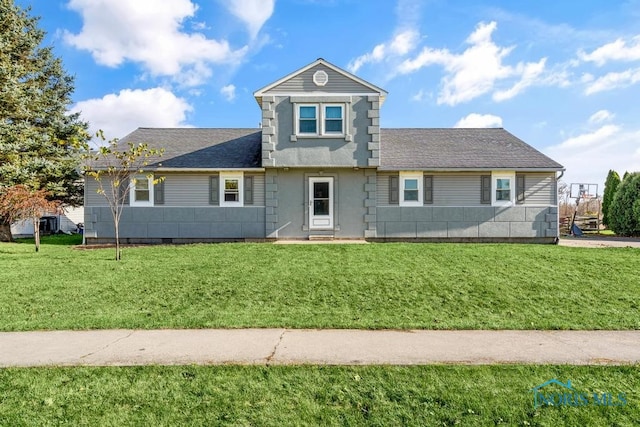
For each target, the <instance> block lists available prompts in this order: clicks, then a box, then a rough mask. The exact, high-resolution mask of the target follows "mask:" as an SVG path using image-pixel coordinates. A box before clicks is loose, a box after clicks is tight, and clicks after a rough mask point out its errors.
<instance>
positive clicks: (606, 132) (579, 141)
mask: <svg viewBox="0 0 640 427" xmlns="http://www.w3.org/2000/svg"><path fill="white" fill-rule="evenodd" d="M619 131H620V127H618V126H616V125H604V126H602V127H601V128H599V129H596V130H595V131H593V132H588V133H583V134H581V135H578V136H574V137H571V138H568V139H566V140H565V141H563V142H562V143H560V144H559V145H558V147H559V148H568V149H574V148H580V149H585V148H591V147H598V146H600V147H601V146H602V145H603V144H606V143H607V141H608V140H609V139H610V138H611V137H612V136H614V135H615V134H616V133H618V132H619Z"/></svg>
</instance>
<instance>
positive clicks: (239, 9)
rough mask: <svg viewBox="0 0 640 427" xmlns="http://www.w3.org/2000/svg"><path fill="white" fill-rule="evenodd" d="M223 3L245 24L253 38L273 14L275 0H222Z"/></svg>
mask: <svg viewBox="0 0 640 427" xmlns="http://www.w3.org/2000/svg"><path fill="white" fill-rule="evenodd" d="M224 5H225V6H226V7H227V9H228V10H229V12H231V13H232V14H233V15H234V16H235V17H236V18H238V19H240V20H241V21H242V22H243V23H244V24H245V25H246V26H247V29H248V30H249V34H250V35H251V38H252V39H253V38H255V37H256V36H257V35H258V33H259V32H260V29H261V28H262V26H263V25H264V23H265V22H267V20H268V19H269V18H270V17H271V15H272V14H273V9H274V6H275V0H224Z"/></svg>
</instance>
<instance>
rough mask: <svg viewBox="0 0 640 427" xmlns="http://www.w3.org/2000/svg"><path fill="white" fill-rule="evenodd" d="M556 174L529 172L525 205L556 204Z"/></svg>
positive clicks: (526, 181) (525, 179)
mask: <svg viewBox="0 0 640 427" xmlns="http://www.w3.org/2000/svg"><path fill="white" fill-rule="evenodd" d="M555 181H556V180H555V178H554V174H548V173H544V174H543V173H527V174H525V178H524V182H525V192H524V204H525V205H555V204H556V182H555Z"/></svg>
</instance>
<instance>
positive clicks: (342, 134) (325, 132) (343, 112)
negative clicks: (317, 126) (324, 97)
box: [321, 104, 346, 136]
mask: <svg viewBox="0 0 640 427" xmlns="http://www.w3.org/2000/svg"><path fill="white" fill-rule="evenodd" d="M327 107H340V110H341V111H342V115H341V116H340V117H341V118H340V120H342V129H341V130H340V132H328V131H327V130H326V126H327V118H326V113H327V110H326V109H327ZM321 110H322V135H330V136H344V133H345V132H344V123H345V121H346V120H345V117H344V116H345V108H344V104H322V109H321Z"/></svg>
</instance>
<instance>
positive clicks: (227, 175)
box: [218, 172, 244, 207]
mask: <svg viewBox="0 0 640 427" xmlns="http://www.w3.org/2000/svg"><path fill="white" fill-rule="evenodd" d="M229 179H237V180H238V193H239V194H238V201H237V202H228V201H226V200H224V190H225V181H227V180H229ZM219 185H220V193H219V194H220V195H219V196H218V199H219V203H220V206H236V207H242V206H244V172H220V184H219Z"/></svg>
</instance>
